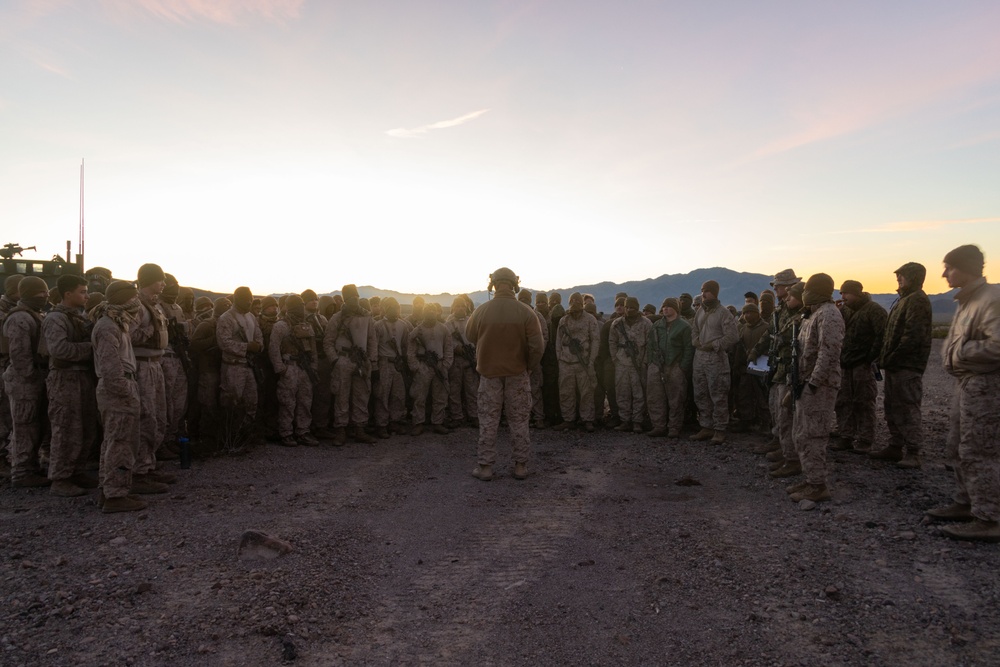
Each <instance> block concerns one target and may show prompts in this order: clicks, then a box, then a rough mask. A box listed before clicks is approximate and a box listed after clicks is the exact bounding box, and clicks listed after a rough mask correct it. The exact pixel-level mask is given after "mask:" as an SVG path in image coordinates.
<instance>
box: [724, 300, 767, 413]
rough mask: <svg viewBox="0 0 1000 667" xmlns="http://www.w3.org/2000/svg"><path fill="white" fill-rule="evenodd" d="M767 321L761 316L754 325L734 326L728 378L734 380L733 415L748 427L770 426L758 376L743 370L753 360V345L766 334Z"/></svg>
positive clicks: (762, 387) (763, 393) (765, 399)
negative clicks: (734, 407) (731, 364)
mask: <svg viewBox="0 0 1000 667" xmlns="http://www.w3.org/2000/svg"><path fill="white" fill-rule="evenodd" d="M767 329H768V323H767V322H765V321H764V320H763V319H762V320H760V321H758V322H757V324H756V325H755V326H752V327H751V326H750V325H749V324H747V323H746V322H741V323H740V324H739V325H738V326H737V327H736V330H737V333H738V334H739V339H738V341H737V343H736V346H735V348H734V354H733V359H734V362H733V369H732V378H733V382H734V383H735V390H736V391H735V392H734V393H735V404H736V415H737V416H738V417H739V420H740V422H741V423H742V424H743V425H744V426H746V427H748V428H750V429H758V428H764V429H765V430H766V428H768V427H770V425H771V415H770V411H769V409H768V397H767V396H765V392H764V385H763V384H761V382H760V378H758V377H756V376H753V375H749V374H748V373H747V364H748V363H750V362H751V361H753V360H755V359H756V358H757V357H755V356H753V354H754V351H755V350H756V349H757V344H758V343H760V341H761V339H763V338H765V337H766V336H767Z"/></svg>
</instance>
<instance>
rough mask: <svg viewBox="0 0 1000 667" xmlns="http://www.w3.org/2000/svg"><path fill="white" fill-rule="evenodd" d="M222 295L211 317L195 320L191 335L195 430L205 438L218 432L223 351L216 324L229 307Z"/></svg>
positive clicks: (212, 439)
mask: <svg viewBox="0 0 1000 667" xmlns="http://www.w3.org/2000/svg"><path fill="white" fill-rule="evenodd" d="M232 305H233V304H232V302H230V301H229V299H227V298H225V297H219V298H218V299H216V301H215V304H214V305H213V307H212V317H210V318H208V319H207V320H204V321H202V322H200V323H199V324H198V326H197V327H196V328H195V330H194V334H192V336H191V355H192V361H193V364H194V367H195V368H196V369H197V374H198V406H199V409H198V416H199V423H198V433H199V436H200V437H201V438H203V439H205V440H208V441H214V440H215V439H216V438H217V437H218V435H219V422H220V415H219V378H220V376H221V373H222V352H221V350H219V345H218V341H217V339H216V324H217V323H218V320H219V318H220V317H222V315H223V313H225V312H226V311H227V310H229V309H230V308H232Z"/></svg>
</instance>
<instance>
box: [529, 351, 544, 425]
mask: <svg viewBox="0 0 1000 667" xmlns="http://www.w3.org/2000/svg"><path fill="white" fill-rule="evenodd" d="M528 377H529V379H530V381H531V418H532V419H534V420H536V421H539V420H544V419H545V403H544V402H543V400H542V365H541V364H538V365H537V366H535V367H534V368H532V369H531V373H529V375H528Z"/></svg>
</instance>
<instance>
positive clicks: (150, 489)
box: [108, 475, 170, 502]
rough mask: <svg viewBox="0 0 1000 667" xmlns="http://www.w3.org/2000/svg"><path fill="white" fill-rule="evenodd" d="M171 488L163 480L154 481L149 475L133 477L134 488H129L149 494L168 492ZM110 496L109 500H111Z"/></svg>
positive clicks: (132, 491)
mask: <svg viewBox="0 0 1000 667" xmlns="http://www.w3.org/2000/svg"><path fill="white" fill-rule="evenodd" d="M169 490H170V487H169V486H167V485H166V484H164V483H163V482H157V481H154V480H153V479H152V478H151V477H149V476H148V475H135V476H133V477H132V488H130V489H129V491H130V492H131V493H137V494H140V495H149V494H155V493H166V492H167V491H169ZM110 500H111V499H110V498H109V499H108V501H109V502H110Z"/></svg>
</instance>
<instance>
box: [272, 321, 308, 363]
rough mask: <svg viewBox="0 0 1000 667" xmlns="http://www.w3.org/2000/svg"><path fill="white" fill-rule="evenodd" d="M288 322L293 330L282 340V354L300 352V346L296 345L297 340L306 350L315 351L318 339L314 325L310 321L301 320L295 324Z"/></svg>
mask: <svg viewBox="0 0 1000 667" xmlns="http://www.w3.org/2000/svg"><path fill="white" fill-rule="evenodd" d="M286 324H288V325H289V326H290V327H291V332H290V333H289V334H288V335H287V336H285V337H284V338H283V339H282V340H281V355H282V356H285V355H288V354H291V355H296V354H299V348H298V347H297V346H296V345H295V341H296V340H298V341H299V344H300V345H301V346H302V349H303V350H305V351H306V352H309V353H312V352H314V351H315V349H316V339H315V338H314V337H313V334H314V332H313V327H312V325H310V324H309V323H308V322H299V323H298V324H295V325H292V324H291V323H288V322H286Z"/></svg>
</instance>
